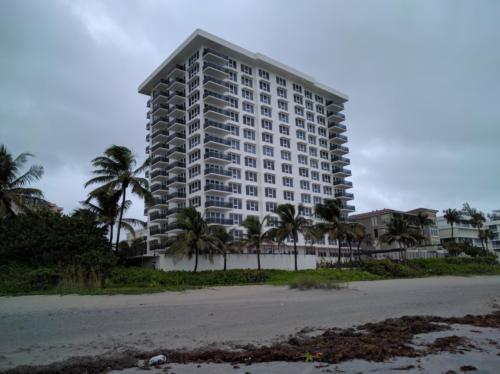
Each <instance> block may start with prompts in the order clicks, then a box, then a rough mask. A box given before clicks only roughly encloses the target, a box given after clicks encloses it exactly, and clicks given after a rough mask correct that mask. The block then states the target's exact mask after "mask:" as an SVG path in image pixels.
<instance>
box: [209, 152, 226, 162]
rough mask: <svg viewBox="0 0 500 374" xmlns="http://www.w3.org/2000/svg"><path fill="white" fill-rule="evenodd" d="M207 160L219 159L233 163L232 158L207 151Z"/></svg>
mask: <svg viewBox="0 0 500 374" xmlns="http://www.w3.org/2000/svg"><path fill="white" fill-rule="evenodd" d="M207 158H218V159H219V160H224V161H231V156H228V155H225V154H224V153H221V152H214V151H207V152H205V159H207Z"/></svg>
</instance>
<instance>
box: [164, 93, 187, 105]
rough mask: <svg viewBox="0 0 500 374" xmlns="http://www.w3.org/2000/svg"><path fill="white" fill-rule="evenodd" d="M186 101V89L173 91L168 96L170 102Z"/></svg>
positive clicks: (180, 102) (179, 102)
mask: <svg viewBox="0 0 500 374" xmlns="http://www.w3.org/2000/svg"><path fill="white" fill-rule="evenodd" d="M185 101H186V93H185V92H184V91H173V92H172V93H171V94H170V95H169V96H168V102H169V103H170V104H182V103H184V102H185Z"/></svg>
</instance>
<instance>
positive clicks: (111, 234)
mask: <svg viewBox="0 0 500 374" xmlns="http://www.w3.org/2000/svg"><path fill="white" fill-rule="evenodd" d="M114 227H115V224H114V222H113V223H111V224H110V225H109V248H111V249H113V230H114Z"/></svg>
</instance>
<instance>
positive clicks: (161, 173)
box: [151, 170, 168, 181]
mask: <svg viewBox="0 0 500 374" xmlns="http://www.w3.org/2000/svg"><path fill="white" fill-rule="evenodd" d="M167 177H168V173H167V172H166V171H165V170H155V171H153V172H151V181H154V180H155V179H163V178H167Z"/></svg>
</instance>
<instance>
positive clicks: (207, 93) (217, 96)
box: [203, 90, 227, 102]
mask: <svg viewBox="0 0 500 374" xmlns="http://www.w3.org/2000/svg"><path fill="white" fill-rule="evenodd" d="M207 96H211V97H215V98H216V99H219V100H222V101H226V102H227V96H224V95H221V94H219V93H217V92H213V91H210V90H205V91H204V92H203V98H206V97H207Z"/></svg>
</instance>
